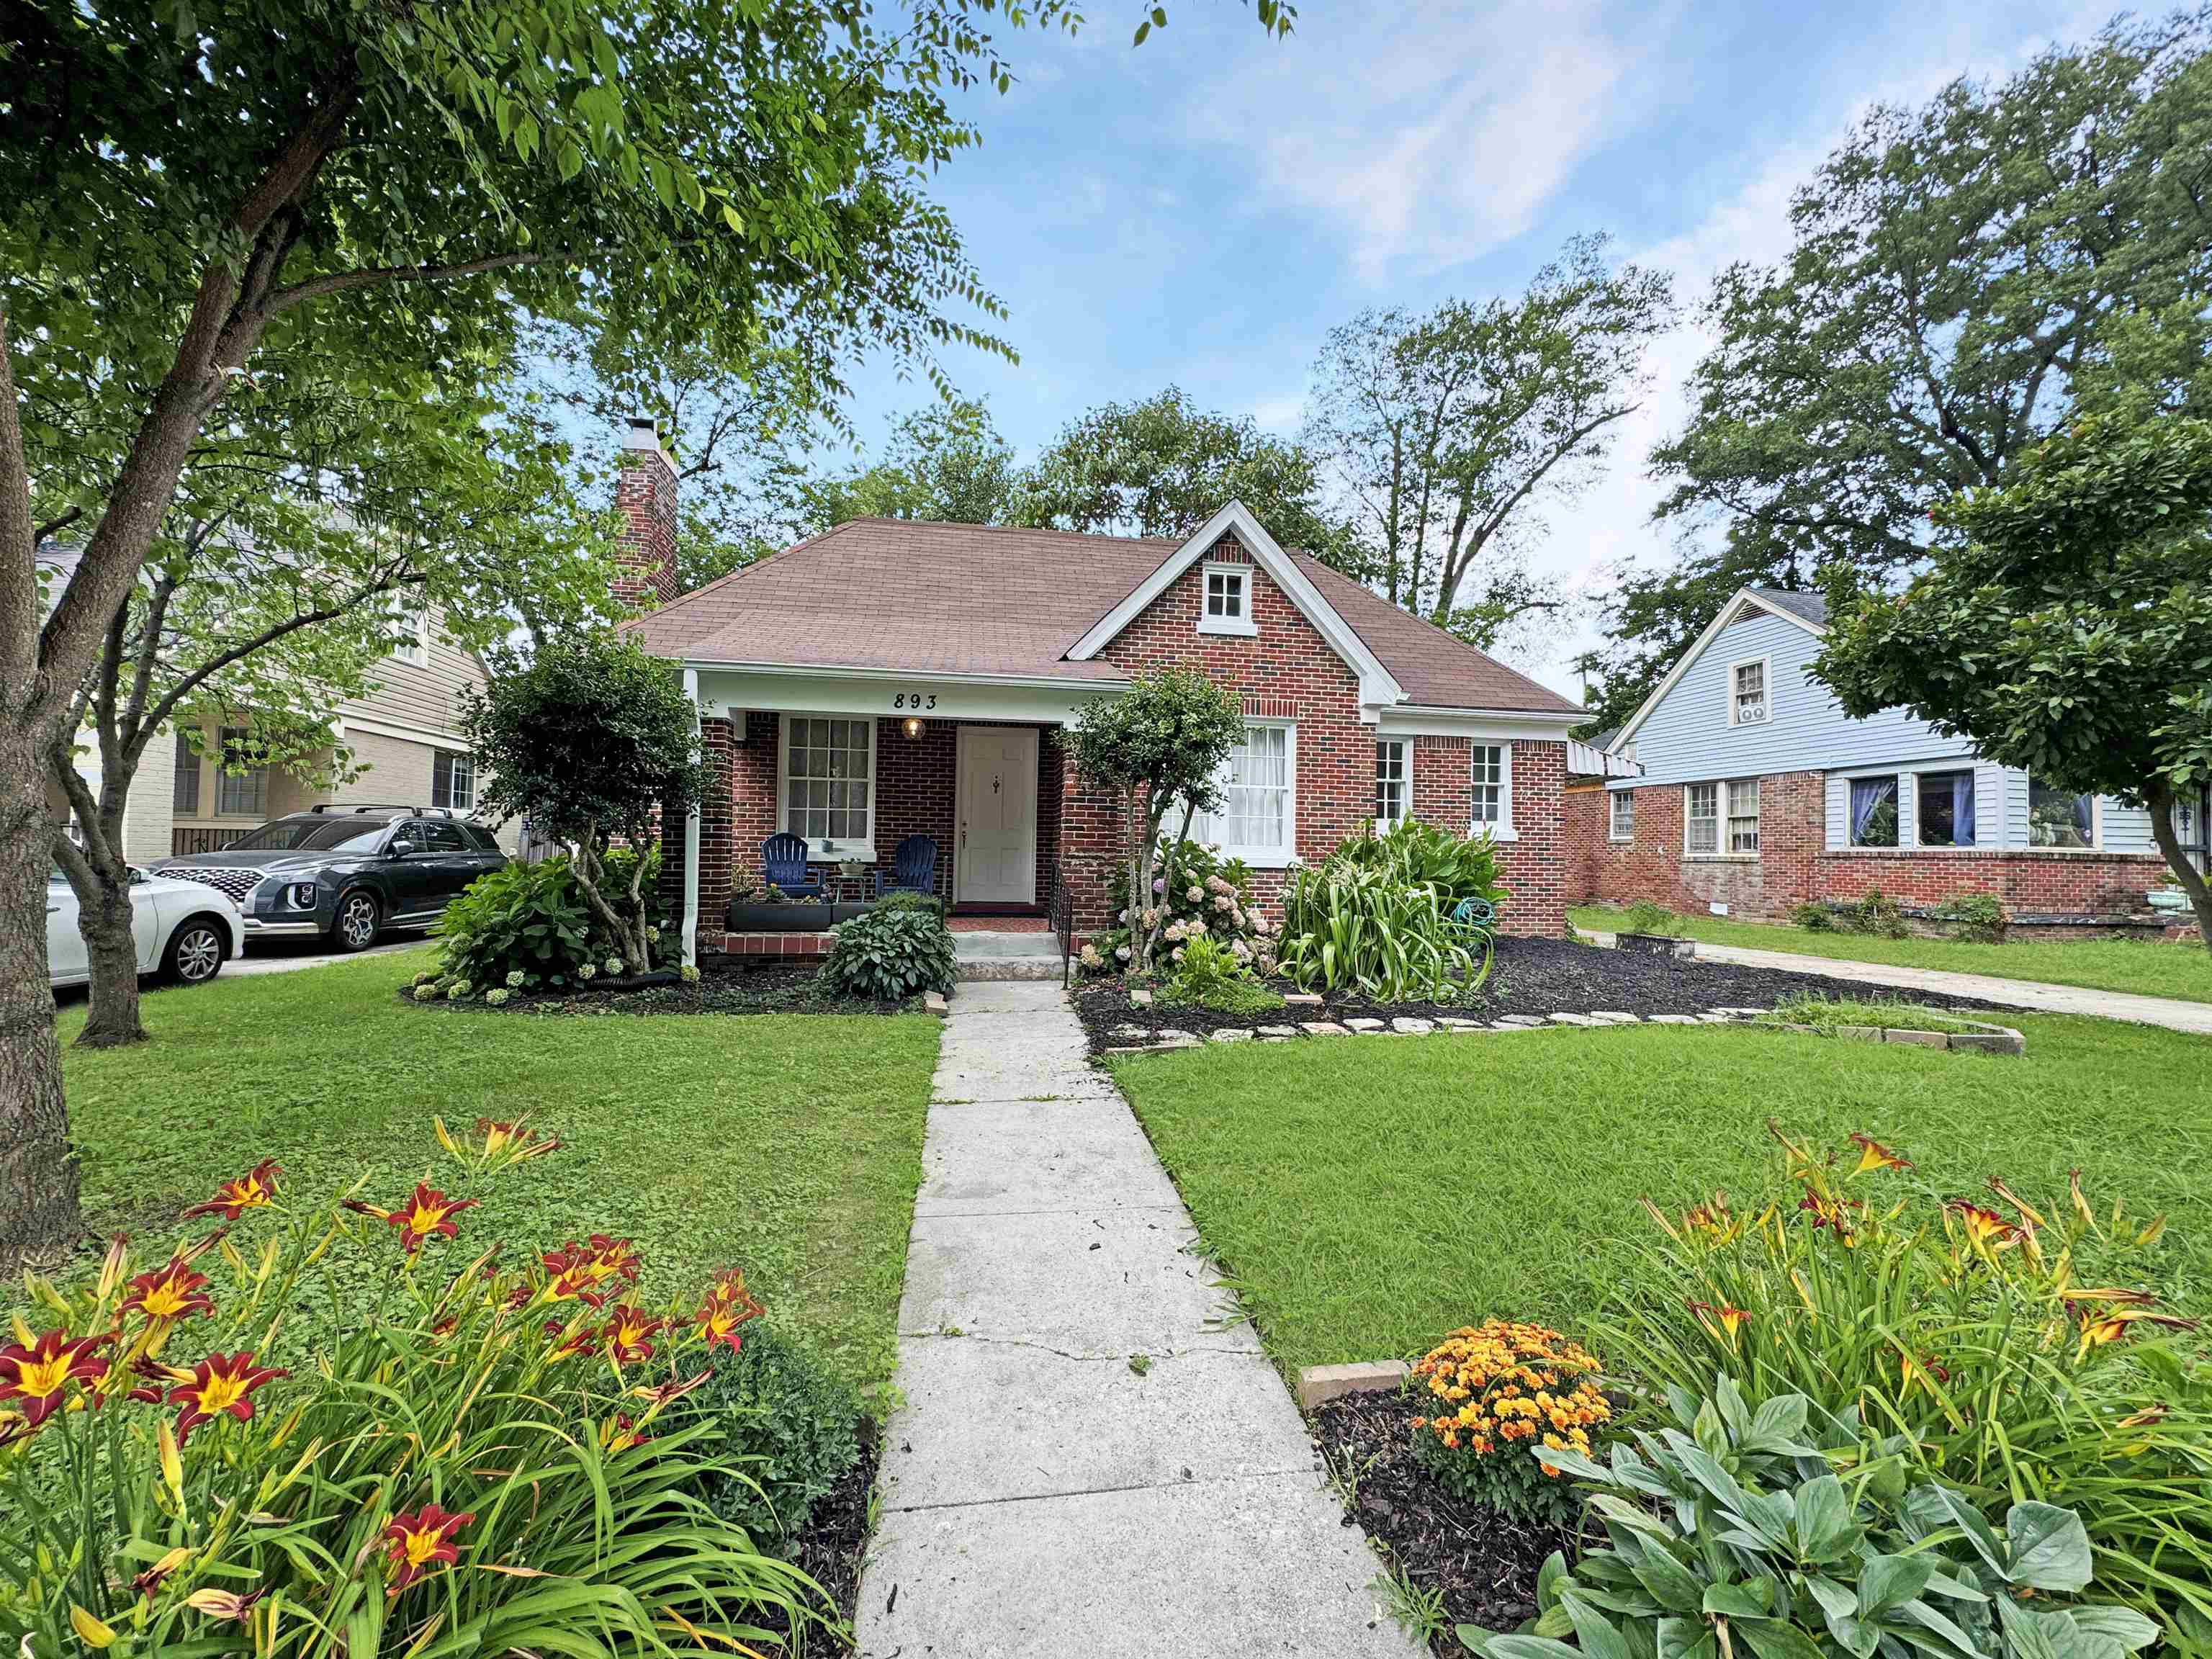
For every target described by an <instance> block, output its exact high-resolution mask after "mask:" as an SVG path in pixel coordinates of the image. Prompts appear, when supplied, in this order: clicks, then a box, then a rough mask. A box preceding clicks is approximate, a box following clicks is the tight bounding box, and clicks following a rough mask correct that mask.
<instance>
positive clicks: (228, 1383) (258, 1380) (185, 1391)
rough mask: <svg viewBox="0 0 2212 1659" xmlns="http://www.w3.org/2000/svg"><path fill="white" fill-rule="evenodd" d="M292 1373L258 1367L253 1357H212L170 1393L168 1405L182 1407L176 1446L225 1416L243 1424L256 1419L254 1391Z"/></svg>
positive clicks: (221, 1355) (240, 1354) (219, 1355)
mask: <svg viewBox="0 0 2212 1659" xmlns="http://www.w3.org/2000/svg"><path fill="white" fill-rule="evenodd" d="M290 1375H291V1373H290V1372H289V1371H283V1370H270V1369H269V1368H268V1367H266V1366H257V1365H255V1364H254V1363H253V1356H252V1354H250V1353H243V1352H240V1353H234V1354H220V1353H211V1354H210V1355H209V1356H208V1357H207V1358H205V1359H203V1360H201V1361H200V1363H199V1364H197V1365H195V1366H193V1367H192V1369H191V1374H190V1376H188V1377H187V1378H186V1380H185V1381H184V1382H182V1383H178V1384H177V1386H176V1387H175V1388H173V1389H170V1390H169V1403H170V1404H171V1405H173V1406H176V1405H181V1406H183V1407H184V1408H185V1409H184V1410H183V1412H182V1413H179V1416H178V1418H177V1443H178V1444H179V1446H181V1445H183V1444H184V1443H185V1439H186V1438H187V1437H189V1436H190V1435H191V1431H193V1430H194V1429H196V1428H197V1427H198V1426H199V1425H201V1424H202V1423H204V1422H207V1421H209V1420H210V1419H214V1418H217V1417H220V1416H222V1414H223V1413H225V1412H228V1413H230V1415H231V1416H233V1417H234V1418H236V1419H238V1420H239V1421H240V1422H241V1423H243V1422H245V1421H246V1419H249V1418H251V1417H252V1415H253V1391H254V1390H255V1389H258V1388H259V1387H260V1386H261V1385H262V1384H263V1383H273V1382H275V1381H276V1379H277V1378H278V1377H280V1376H290Z"/></svg>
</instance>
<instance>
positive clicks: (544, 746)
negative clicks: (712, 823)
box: [461, 635, 708, 972]
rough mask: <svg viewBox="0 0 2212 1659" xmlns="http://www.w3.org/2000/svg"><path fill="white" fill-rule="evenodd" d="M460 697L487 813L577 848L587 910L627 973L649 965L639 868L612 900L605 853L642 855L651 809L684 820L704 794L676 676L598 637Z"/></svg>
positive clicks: (701, 767)
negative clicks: (635, 850)
mask: <svg viewBox="0 0 2212 1659" xmlns="http://www.w3.org/2000/svg"><path fill="white" fill-rule="evenodd" d="M462 695H463V697H464V700H465V702H464V708H463V711H462V716H461V729H462V730H463V731H465V732H467V733H468V736H469V741H470V743H471V744H472V745H473V746H474V748H475V750H476V754H477V761H478V763H480V764H481V766H482V767H483V769H484V770H486V771H488V772H489V773H490V775H491V781H490V782H489V784H488V785H487V786H486V787H484V789H483V797H482V801H483V807H484V809H485V810H486V811H489V812H490V813H491V814H492V815H494V816H495V817H514V816H517V815H519V814H521V813H528V814H529V815H530V819H531V823H532V826H533V828H536V829H543V830H544V831H545V832H546V833H548V834H549V835H551V836H555V837H556V838H558V839H560V840H562V841H568V842H574V845H575V848H576V853H575V857H574V860H572V862H571V868H572V869H573V871H574V875H575V878H576V889H577V890H578V891H579V892H580V893H581V894H582V895H583V898H584V903H585V905H586V908H588V909H589V910H590V911H591V913H592V916H593V917H594V918H596V919H597V920H598V921H599V924H600V925H601V926H602V927H605V928H606V930H607V931H608V932H609V933H611V934H613V935H614V937H615V938H616V939H618V940H619V941H620V942H621V949H622V955H623V961H624V962H625V963H629V965H630V966H631V967H632V968H633V969H636V970H637V971H639V972H643V971H645V970H646V969H649V968H650V967H652V965H653V950H652V942H651V941H650V940H649V939H647V938H646V933H645V930H646V907H645V895H644V893H643V892H642V891H641V889H640V883H641V880H642V878H643V872H644V869H645V860H643V859H637V860H633V861H632V862H631V864H630V867H629V876H628V878H627V883H626V885H625V886H624V887H623V888H621V889H617V890H612V891H610V890H609V889H608V885H607V871H606V854H607V849H608V848H609V847H610V846H611V845H612V844H613V842H614V841H615V838H616V837H617V836H620V837H622V838H623V840H625V841H627V842H629V844H630V845H631V846H633V847H639V848H641V847H643V846H644V845H645V843H646V842H647V840H648V839H649V838H650V837H651V836H652V834H653V817H654V815H655V813H656V811H665V812H669V813H674V814H679V815H680V814H682V813H684V812H688V811H690V809H691V808H692V807H694V806H696V805H698V804H699V802H700V801H701V800H702V799H703V798H704V796H705V793H706V789H707V783H708V770H707V767H706V765H705V763H704V762H703V761H702V758H701V756H700V750H699V734H698V727H697V724H696V710H694V708H692V706H691V702H690V699H689V698H687V697H686V696H684V690H683V687H682V686H681V685H679V684H678V683H677V679H676V674H675V671H674V670H672V669H671V668H670V667H669V665H667V664H666V663H664V662H659V661H656V660H655V659H653V658H651V657H648V656H647V655H646V653H644V651H642V650H641V649H640V648H639V647H638V646H637V645H636V643H635V641H617V640H616V639H613V638H611V637H609V636H606V635H589V636H586V637H584V638H581V639H569V640H559V641H551V642H549V643H546V644H544V645H541V646H540V647H538V651H537V653H536V654H535V655H534V656H533V657H532V659H531V660H530V661H529V662H528V663H527V664H522V665H507V664H503V665H501V672H500V673H499V674H498V675H497V676H496V678H494V680H493V681H492V684H491V690H490V691H489V695H479V694H477V693H476V692H474V691H465V692H464V693H463V694H462Z"/></svg>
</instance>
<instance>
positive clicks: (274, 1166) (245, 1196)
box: [184, 1158, 284, 1221]
mask: <svg viewBox="0 0 2212 1659" xmlns="http://www.w3.org/2000/svg"><path fill="white" fill-rule="evenodd" d="M283 1173H284V1166H283V1164H279V1163H278V1162H277V1161H276V1159H275V1158H263V1159H262V1160H261V1162H260V1163H258V1164H255V1165H254V1166H253V1167H252V1169H251V1170H247V1171H246V1173H245V1174H244V1175H242V1176H239V1177H238V1178H237V1179H235V1180H234V1181H226V1182H223V1183H222V1185H221V1186H220V1187H218V1188H216V1189H215V1196H214V1197H213V1198H211V1199H210V1200H208V1201H207V1202H206V1203H204V1204H195V1205H193V1206H191V1208H190V1209H189V1210H186V1211H185V1212H184V1213H185V1215H186V1216H188V1217H189V1216H196V1215H214V1214H216V1213H217V1212H220V1213H221V1214H222V1218H223V1219H224V1220H225V1221H235V1220H237V1219H238V1218H239V1217H240V1215H241V1214H243V1213H244V1212H246V1211H248V1210H265V1209H267V1208H268V1207H269V1206H270V1205H272V1204H274V1203H276V1194H277V1181H278V1178H279V1177H280V1176H283Z"/></svg>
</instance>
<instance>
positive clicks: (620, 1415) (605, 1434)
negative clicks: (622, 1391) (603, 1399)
mask: <svg viewBox="0 0 2212 1659" xmlns="http://www.w3.org/2000/svg"><path fill="white" fill-rule="evenodd" d="M651 1438H653V1437H652V1436H651V1435H649V1434H640V1433H639V1432H638V1431H637V1425H636V1424H635V1423H634V1422H632V1421H631V1420H630V1418H629V1413H626V1412H617V1413H615V1414H614V1415H613V1416H612V1417H611V1418H609V1419H607V1420H606V1421H605V1422H604V1423H602V1424H600V1425H599V1445H600V1448H601V1449H603V1450H605V1451H609V1452H619V1451H628V1450H629V1449H630V1448H631V1447H632V1446H642V1445H643V1444H644V1443H646V1442H647V1441H648V1440H650V1439H651Z"/></svg>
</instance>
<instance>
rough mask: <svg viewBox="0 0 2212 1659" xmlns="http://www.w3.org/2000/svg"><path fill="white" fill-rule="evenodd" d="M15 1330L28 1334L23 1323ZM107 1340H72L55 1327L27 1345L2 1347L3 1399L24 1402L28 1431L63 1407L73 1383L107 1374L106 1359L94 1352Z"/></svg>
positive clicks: (0, 1386) (0, 1377) (0, 1376)
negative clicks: (64, 1397) (65, 1395)
mask: <svg viewBox="0 0 2212 1659" xmlns="http://www.w3.org/2000/svg"><path fill="white" fill-rule="evenodd" d="M16 1331H17V1333H18V1334H20V1335H28V1334H29V1333H28V1332H27V1331H24V1330H23V1328H22V1327H21V1325H20V1324H19V1325H18V1326H17V1327H16ZM107 1340H108V1339H107V1338H106V1336H81V1337H78V1338H77V1339H76V1340H75V1341H74V1342H72V1341H70V1340H69V1336H68V1334H67V1333H66V1332H64V1331H62V1330H58V1329H56V1330H51V1331H46V1332H43V1333H41V1334H40V1335H39V1336H38V1337H37V1338H36V1339H35V1340H33V1341H31V1342H30V1343H29V1344H27V1345H26V1344H24V1343H22V1342H18V1343H16V1344H15V1346H13V1347H10V1348H7V1349H4V1350H0V1400H20V1401H22V1402H23V1425H24V1428H25V1430H26V1431H29V1430H31V1429H35V1428H37V1427H38V1426H39V1425H40V1424H41V1423H43V1422H45V1421H46V1419H48V1418H49V1417H51V1416H52V1415H53V1414H54V1413H55V1412H57V1411H58V1410H60V1409H61V1407H62V1403H63V1396H64V1394H65V1393H66V1391H67V1390H68V1388H69V1385H70V1383H94V1382H97V1381H98V1380H99V1379H100V1378H101V1377H103V1376H106V1375H107V1362H106V1360H105V1359H101V1358H98V1357H97V1356H95V1355H94V1353H93V1352H92V1351H93V1350H94V1348H97V1347H100V1346H102V1345H103V1344H105V1343H106V1341H107Z"/></svg>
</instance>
